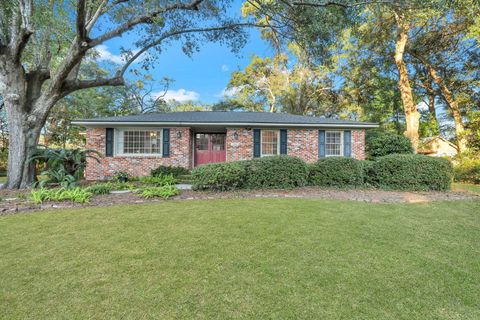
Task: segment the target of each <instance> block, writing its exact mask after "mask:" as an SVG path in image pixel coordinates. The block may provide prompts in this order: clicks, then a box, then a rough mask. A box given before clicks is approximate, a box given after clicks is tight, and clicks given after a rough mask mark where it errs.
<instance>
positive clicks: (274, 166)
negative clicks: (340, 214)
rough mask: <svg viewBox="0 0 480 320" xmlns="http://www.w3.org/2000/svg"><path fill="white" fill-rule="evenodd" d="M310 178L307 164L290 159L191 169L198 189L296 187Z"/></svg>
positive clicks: (237, 162) (282, 157)
mask: <svg viewBox="0 0 480 320" xmlns="http://www.w3.org/2000/svg"><path fill="white" fill-rule="evenodd" d="M307 179H308V168H307V165H306V164H305V162H303V161H302V160H301V159H299V158H295V157H289V156H273V157H264V158H257V159H254V160H246V161H236V162H223V163H210V164H206V165H202V166H199V167H197V168H195V169H193V170H192V183H193V186H192V187H193V189H195V190H205V189H210V190H220V191H224V190H233V189H240V188H249V189H268V188H279V189H282V188H295V187H302V186H305V185H306V184H307Z"/></svg>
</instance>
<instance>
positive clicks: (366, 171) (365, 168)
mask: <svg viewBox="0 0 480 320" xmlns="http://www.w3.org/2000/svg"><path fill="white" fill-rule="evenodd" d="M358 161H359V162H360V165H361V166H362V173H363V182H364V183H365V184H367V185H368V181H367V180H368V177H369V176H370V174H371V171H372V168H373V165H374V164H375V161H371V160H358Z"/></svg>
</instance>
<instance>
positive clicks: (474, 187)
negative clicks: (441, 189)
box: [452, 182, 480, 194]
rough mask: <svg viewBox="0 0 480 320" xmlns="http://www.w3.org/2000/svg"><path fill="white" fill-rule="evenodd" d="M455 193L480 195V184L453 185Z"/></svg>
mask: <svg viewBox="0 0 480 320" xmlns="http://www.w3.org/2000/svg"><path fill="white" fill-rule="evenodd" d="M452 190H453V191H468V192H471V193H476V194H480V184H469V183H459V182H457V183H452Z"/></svg>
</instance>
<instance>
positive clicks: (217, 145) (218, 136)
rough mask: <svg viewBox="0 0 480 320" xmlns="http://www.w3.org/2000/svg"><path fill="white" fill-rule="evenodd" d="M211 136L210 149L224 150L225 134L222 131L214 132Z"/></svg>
mask: <svg viewBox="0 0 480 320" xmlns="http://www.w3.org/2000/svg"><path fill="white" fill-rule="evenodd" d="M211 136H212V150H213V151H223V150H225V135H224V134H222V133H214V134H212V135H211Z"/></svg>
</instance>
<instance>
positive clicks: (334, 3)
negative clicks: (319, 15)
mask: <svg viewBox="0 0 480 320" xmlns="http://www.w3.org/2000/svg"><path fill="white" fill-rule="evenodd" d="M367 4H395V1H393V0H384V1H360V2H354V3H350V4H345V3H342V2H337V1H325V2H320V3H316V2H303V1H294V2H292V5H294V6H299V7H301V6H303V7H316V8H319V7H323V8H325V7H333V6H335V7H342V8H353V7H358V6H363V5H367Z"/></svg>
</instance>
